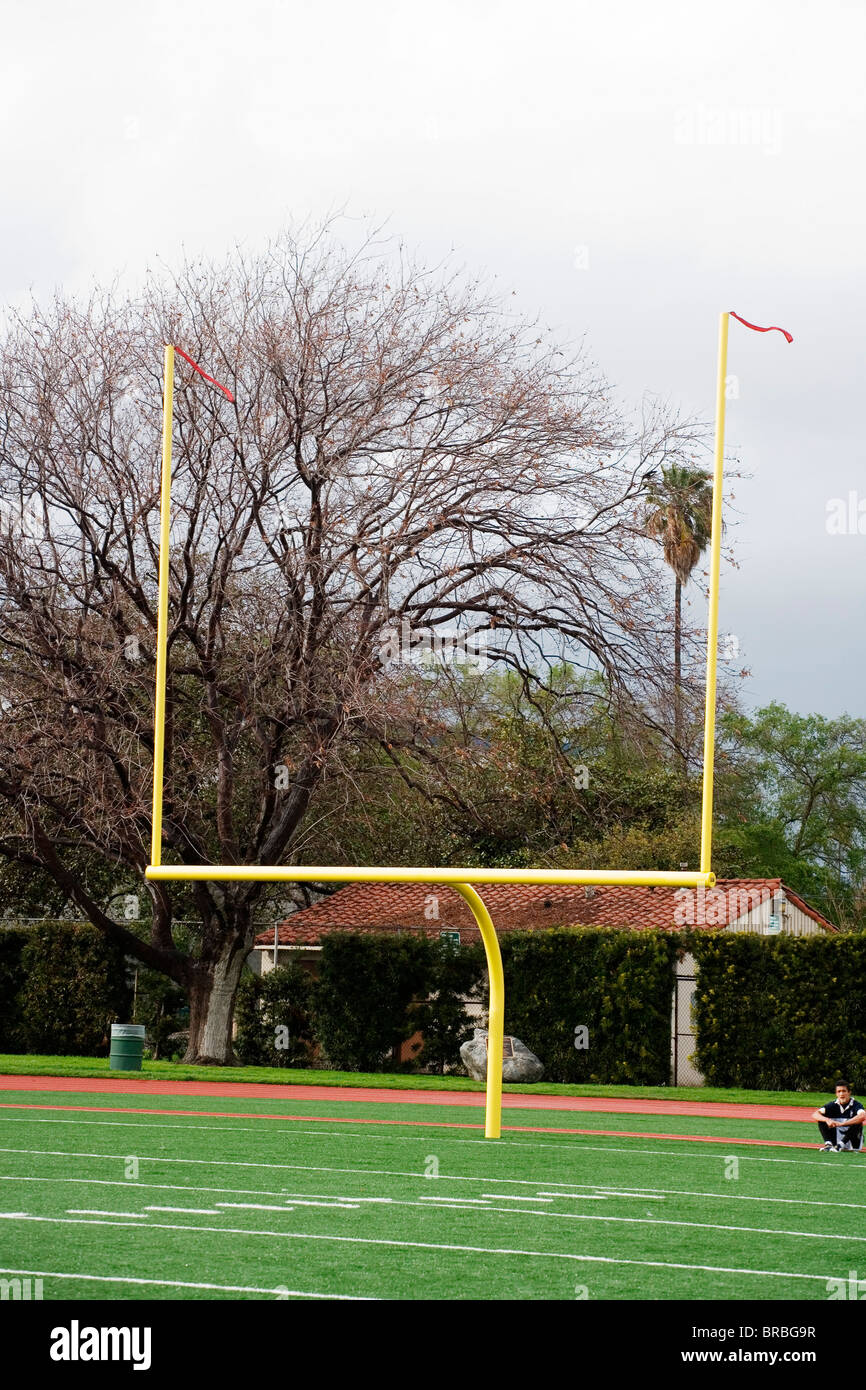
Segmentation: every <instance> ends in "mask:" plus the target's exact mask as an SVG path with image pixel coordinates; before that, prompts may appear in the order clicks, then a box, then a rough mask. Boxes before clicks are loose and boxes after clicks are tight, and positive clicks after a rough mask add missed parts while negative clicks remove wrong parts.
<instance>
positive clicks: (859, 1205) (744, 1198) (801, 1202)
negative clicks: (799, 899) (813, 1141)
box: [49, 1179, 866, 1211]
mask: <svg viewBox="0 0 866 1390" xmlns="http://www.w3.org/2000/svg"><path fill="white" fill-rule="evenodd" d="M49 1181H50V1179H49ZM587 1186H589V1184H587ZM600 1190H601V1191H605V1192H606V1191H607V1190H608V1189H607V1188H602V1189H600ZM653 1192H661V1193H664V1194H666V1195H667V1196H668V1197H712V1198H713V1200H714V1201H717V1202H763V1203H765V1204H766V1203H767V1202H778V1203H783V1204H784V1205H785V1206H792V1207H841V1208H843V1209H844V1210H845V1211H866V1203H863V1202H822V1201H820V1200H818V1199H817V1198H814V1197H751V1196H748V1195H747V1194H746V1193H744V1192H691V1191H689V1190H688V1189H687V1188H684V1187H653V1188H647V1189H646V1191H645V1192H635V1193H629V1196H635V1197H639V1198H640V1199H641V1200H642V1201H643V1200H644V1199H648V1198H649V1197H650V1194H651V1193H653Z"/></svg>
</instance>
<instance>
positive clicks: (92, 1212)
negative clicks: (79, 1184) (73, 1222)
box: [66, 1207, 147, 1221]
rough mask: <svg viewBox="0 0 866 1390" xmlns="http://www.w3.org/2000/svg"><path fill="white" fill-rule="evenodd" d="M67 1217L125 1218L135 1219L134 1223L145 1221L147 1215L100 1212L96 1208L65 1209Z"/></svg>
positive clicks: (126, 1212)
mask: <svg viewBox="0 0 866 1390" xmlns="http://www.w3.org/2000/svg"><path fill="white" fill-rule="evenodd" d="M66 1215H67V1216H126V1217H130V1218H133V1217H134V1218H135V1220H136V1221H146V1220H147V1214H146V1213H145V1212H143V1211H100V1210H99V1209H98V1208H97V1207H67V1208H66Z"/></svg>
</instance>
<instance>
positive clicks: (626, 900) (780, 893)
mask: <svg viewBox="0 0 866 1390" xmlns="http://www.w3.org/2000/svg"><path fill="white" fill-rule="evenodd" d="M480 892H481V895H482V897H483V898H484V901H485V903H486V904H487V907H488V909H489V912H490V915H491V917H492V919H493V923H494V926H495V927H496V930H497V932H498V933H499V935H502V934H504V933H505V932H509V931H539V930H543V929H544V928H548V927H616V928H620V929H622V930H626V931H648V930H651V929H653V928H655V929H657V930H660V931H679V930H681V929H682V928H684V927H696V928H700V929H705V930H707V931H731V932H757V933H760V934H761V935H765V936H775V935H788V936H813V935H816V934H817V933H819V932H833V933H835V932H837V931H838V928H837V927H836V926H835V925H834V924H833V923H832V922H831V921H829V919H828V918H827V917H825V916H824V915H823V914H822V913H821V912H818V911H817V909H815V908H814V907H812V906H810V904H809V903H807V902H806V901H805V899H804V898H802V897H800V895H799V894H798V893H795V892H794V890H793V889H792V888H789V887H788V886H787V885H786V884H784V883H783V882H782V880H781V879H780V878H749V879H739V878H738V879H719V880H718V881H717V883H716V886H715V888H711V889H704V888H698V889H692V888H639V887H625V886H621V885H604V886H601V887H582V886H580V885H578V886H572V885H567V884H560V885H555V886H553V885H544V884H542V885H535V884H504V883H496V884H483V885H482V886H481V887H480ZM407 931H418V932H423V933H424V934H425V935H427V936H448V937H450V939H451V940H453V941H455V942H460V943H468V942H473V941H479V940H480V939H481V933H480V932H479V930H478V927H477V925H476V923H475V918H474V917H473V916H472V913H471V912H470V910H469V908H468V906H467V904H466V903H465V902H464V900H463V898H461V897H460V895H459V893H457V892H455V891H454V889H453V888H449V887H448V886H447V885H442V884H432V883H427V884H425V883H352V884H349V885H348V886H347V887H346V888H341V889H339V890H338V891H337V892H336V893H332V894H331V895H330V896H328V897H326V898H322V899H321V900H320V901H319V902H317V903H314V904H313V906H312V907H307V908H303V909H301V910H300V911H298V912H295V913H293V914H292V915H291V916H290V917H287V918H285V920H284V921H282V922H280V923H278V924H277V926H276V928H275V930H273V931H265V932H262V933H261V934H260V935H259V936H258V937H257V938H256V942H255V947H254V953H253V954H254V956H255V957H257V960H251V962H250V963H251V965H252V966H253V969H255V970H256V971H257V972H258V973H267V972H268V971H269V970H272V969H273V968H274V965H275V964H278V965H282V964H285V962H286V961H288V960H291V959H294V960H298V961H301V962H303V963H304V964H305V965H306V966H307V967H308V968H310V969H312V970H315V968H316V965H315V962H316V959H317V956H318V953H319V952H320V951H321V949H322V940H323V939H324V937H326V936H329V935H331V934H332V933H334V932H370V933H374V932H395V933H397V932H407ZM275 938H276V940H275ZM696 987H697V972H696V966H695V961H694V957H693V956H692V955H691V954H686V955H685V956H684V957H683V959H682V960H681V961H679V962H678V965H677V971H676V982H675V988H674V993H673V1001H672V1014H671V1080H672V1083H673V1084H674V1085H680V1086H689V1085H691V1086H696V1085H701V1084H702V1082H703V1077H702V1075H701V1074H700V1072H699V1071H698V1070H697V1068H696V1067H695V1066H694V1063H693V1061H692V1056H693V1054H694V1051H695V1036H694V1021H693V1011H692V1003H693V999H694V994H695V990H696ZM506 988H507V985H506ZM480 1009H481V1005H480V1004H479V1003H477V1002H475V1003H472V1002H470V1001H467V1013H468V1014H470V1015H474V1016H478V1014H479V1012H480ZM408 1055H410V1053H407V1056H408Z"/></svg>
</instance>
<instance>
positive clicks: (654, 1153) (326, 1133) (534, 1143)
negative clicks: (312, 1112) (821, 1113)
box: [0, 1115, 866, 1186]
mask: <svg viewBox="0 0 866 1390" xmlns="http://www.w3.org/2000/svg"><path fill="white" fill-rule="evenodd" d="M141 1118H142V1120H147V1116H142V1117H141ZM0 1123H8V1124H57V1125H78V1126H79V1128H82V1127H85V1126H90V1127H96V1126H112V1127H118V1126H119V1127H122V1128H133V1129H141V1128H142V1127H144V1128H148V1129H173V1130H177V1129H189V1130H192V1131H194V1132H196V1133H197V1132H199V1131H201V1132H204V1131H205V1130H218V1131H219V1132H221V1133H230V1134H263V1133H265V1132H267V1133H268V1134H274V1135H289V1136H290V1137H292V1136H296V1135H306V1136H312V1137H313V1138H315V1139H347V1138H351V1139H352V1141H353V1142H354V1141H357V1140H364V1139H366V1140H369V1141H370V1143H379V1142H380V1143H392V1144H397V1143H411V1142H413V1141H414V1142H417V1143H419V1144H427V1143H429V1141H430V1136H429V1135H417V1134H383V1133H381V1131H377V1133H376V1134H370V1132H369V1131H368V1130H364V1131H363V1132H358V1133H355V1132H354V1131H353V1130H352V1128H351V1125H347V1126H346V1129H345V1130H322V1129H279V1130H274V1129H271V1130H268V1131H264V1130H263V1129H262V1127H261V1126H260V1125H259V1126H249V1127H248V1128H247V1129H242V1128H241V1127H239V1126H237V1125H162V1124H156V1123H151V1124H147V1125H144V1126H142V1124H140V1123H134V1122H133V1121H131V1120H53V1119H46V1120H30V1119H26V1118H25V1119H21V1118H18V1117H17V1116H9V1117H7V1116H5V1115H4V1116H2V1117H0ZM479 1128H480V1126H479ZM589 1137H590V1135H589V1134H587V1135H581V1134H565V1135H564V1138H565V1140H566V1142H565V1143H562V1144H551V1143H549V1142H548V1141H546V1140H543V1139H518V1138H517V1137H516V1136H514V1135H512V1134H508V1135H507V1136H506V1137H505V1140H502V1139H460V1138H457V1137H455V1136H453V1135H441V1136H440V1135H437V1136H436V1142H437V1143H438V1144H477V1145H480V1146H481V1147H482V1148H486V1149H489V1148H490V1146H491V1145H492V1144H497V1145H500V1146H502V1145H503V1143H507V1146H508V1148H509V1149H513V1148H521V1149H556V1150H557V1151H558V1152H559V1153H562V1151H563V1149H574V1150H575V1151H576V1152H579V1153H603V1154H611V1153H621V1154H627V1155H628V1156H629V1157H630V1158H632V1157H634V1156H635V1155H637V1156H639V1157H650V1158H689V1159H693V1158H703V1159H706V1160H707V1162H717V1161H718V1151H716V1152H710V1153H706V1152H702V1151H700V1152H695V1151H694V1150H691V1151H689V1150H687V1149H686V1150H683V1148H682V1147H680V1146H681V1144H682V1142H683V1141H682V1140H677V1139H676V1138H674V1137H672V1138H671V1143H672V1144H676V1145H677V1147H676V1148H670V1149H622V1148H615V1147H614V1146H613V1145H612V1144H586V1143H584V1142H583V1141H584V1139H586V1138H589ZM725 1142H727V1141H725ZM737 1143H738V1141H737V1139H731V1141H730V1147H731V1148H732V1149H734V1148H736V1146H737ZM696 1147H697V1148H698V1149H700V1146H699V1145H697V1146H696ZM2 1152H6V1153H24V1152H27V1150H21V1149H6V1150H3V1149H0V1153H2ZM864 1153H866V1150H864ZM737 1157H738V1158H739V1160H740V1162H741V1163H785V1164H788V1165H789V1166H794V1167H813V1168H825V1169H826V1170H827V1171H828V1172H830V1171H834V1172H836V1171H838V1164H837V1165H834V1168H833V1169H832V1170H831V1168H830V1165H829V1164H828V1163H824V1162H823V1161H822V1160H821V1159H799V1158H770V1157H764V1156H763V1155H760V1154H744V1153H738V1155H737ZM169 1161H170V1160H168V1159H165V1160H164V1162H169ZM189 1161H192V1160H189ZM857 1169H858V1171H859V1172H861V1173H866V1164H858V1165H857ZM849 1171H850V1170H849ZM413 1176H414V1175H413ZM503 1181H504V1179H503ZM552 1185H553V1186H555V1184H552Z"/></svg>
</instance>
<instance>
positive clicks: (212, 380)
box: [174, 343, 234, 403]
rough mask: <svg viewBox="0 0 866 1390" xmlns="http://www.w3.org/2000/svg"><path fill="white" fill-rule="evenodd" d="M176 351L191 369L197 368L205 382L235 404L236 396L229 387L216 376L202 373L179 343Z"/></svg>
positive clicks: (175, 348) (175, 346)
mask: <svg viewBox="0 0 866 1390" xmlns="http://www.w3.org/2000/svg"><path fill="white" fill-rule="evenodd" d="M174 350H175V352H179V353H180V355H181V357H183V358H184V359H185V360H186V361H187V362H188V363H189V365H190V366H191V367H195V369H196V371H197V372H198V374H199V376H203V377H204V379H205V381H209V382H210V383H211V385H212V386H215V387H216V388H217V390H218V391H222V393H223V395H224V396H225V398H226V400H229V401H231V402H232V403H234V396H233V395H232V393H231V391H230V390H229V389H228V387H227V386H223V384H222V382H221V381H217V379H216V377H215V376H208V374H207V372H205V371H202V369H201V367H200V366H199V365H198V363H197V362H194V361H193V360H192V358H191V357H190V355H189V353H188V352H184V350H183V348H182V347H178V346H177V343H175V345H174Z"/></svg>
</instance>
